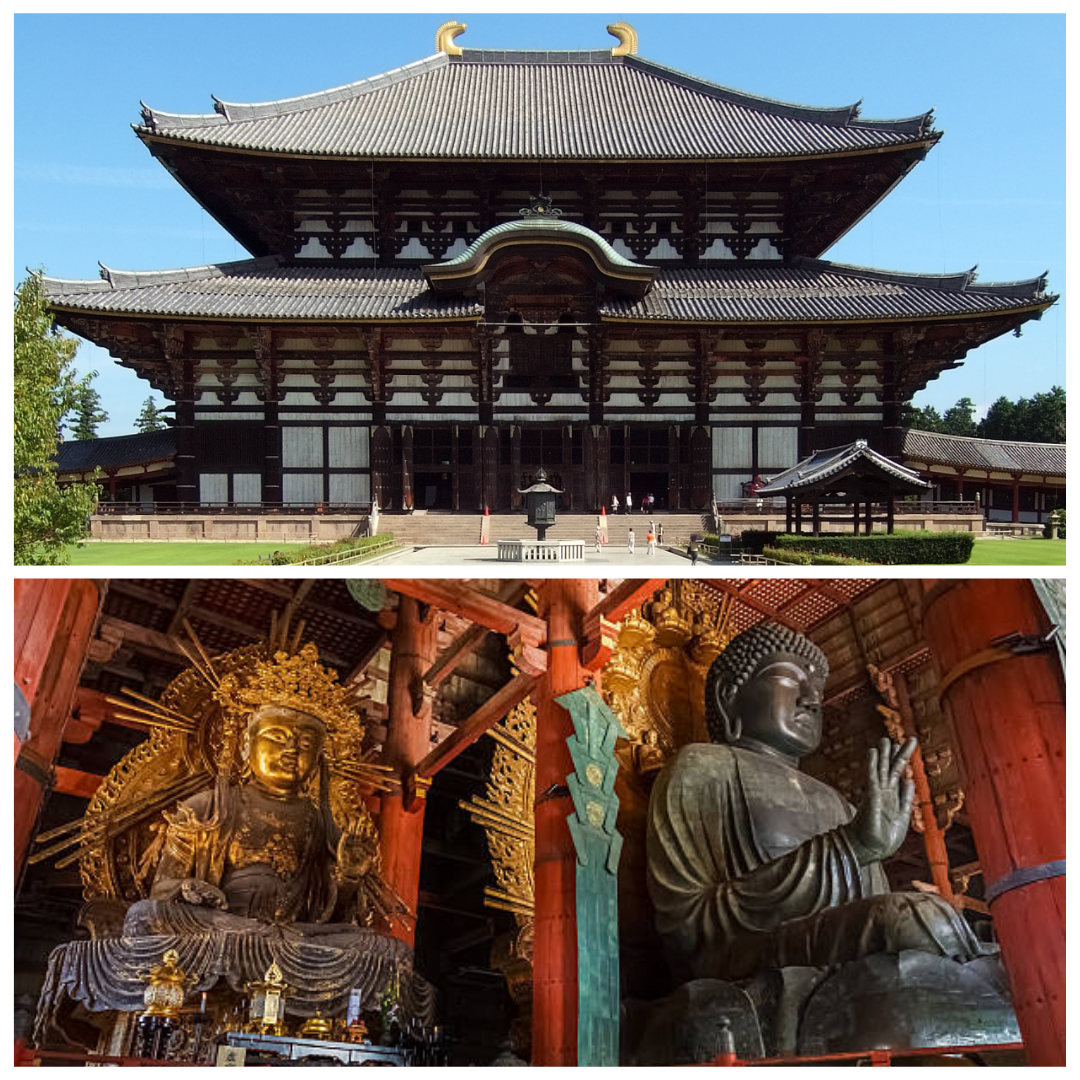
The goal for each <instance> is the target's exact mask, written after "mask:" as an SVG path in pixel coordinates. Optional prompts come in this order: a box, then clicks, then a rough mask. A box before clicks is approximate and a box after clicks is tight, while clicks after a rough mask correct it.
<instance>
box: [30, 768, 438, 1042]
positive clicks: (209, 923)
mask: <svg viewBox="0 0 1080 1080" xmlns="http://www.w3.org/2000/svg"><path fill="white" fill-rule="evenodd" d="M166 820H167V821H168V824H169V827H168V831H167V832H166V834H165V836H164V843H163V845H162V850H161V852H160V856H159V862H158V870H157V874H156V877H155V879H154V883H153V886H152V887H151V890H150V899H147V900H139V901H137V902H135V903H134V904H132V905H131V906H130V907H129V908H128V910H127V913H126V916H125V918H124V925H123V932H122V934H121V936H119V937H111V936H110V937H98V936H96V935H95V936H94V937H93V938H92V939H91V940H89V941H73V942H70V943H69V944H67V945H61V946H59V947H58V948H56V949H55V950H53V953H52V954H51V956H50V957H49V966H48V972H47V975H46V980H45V986H44V988H43V990H42V993H41V996H40V998H39V1002H38V1017H37V1026H36V1035H35V1038H36V1039H37V1040H38V1045H41V1044H42V1043H41V1040H43V1039H44V1038H46V1037H47V1034H48V1031H49V1030H50V1025H52V1024H54V1023H55V1024H60V1019H61V1014H62V1012H63V1006H64V1004H65V1001H66V1000H67V999H70V1000H72V1001H77V1002H79V1003H80V1004H81V1005H83V1006H84V1007H85V1008H86V1009H87V1010H89V1011H90V1012H101V1011H104V1010H117V1011H120V1012H134V1011H138V1010H140V1009H141V1008H142V1002H143V991H144V989H145V986H146V984H145V981H144V980H143V978H142V975H143V974H145V972H146V971H148V970H149V969H150V968H151V967H152V966H153V965H154V964H156V963H160V961H161V957H162V956H163V955H164V954H165V953H166V952H167V951H168V950H169V949H175V950H176V952H177V953H178V955H179V958H180V959H179V963H180V967H181V968H182V969H183V970H184V971H185V972H187V974H188V976H189V978H190V983H189V986H188V992H189V994H191V993H197V992H199V991H203V990H210V989H211V988H213V987H214V986H215V985H217V984H218V983H219V982H220V981H222V980H224V981H225V982H226V983H227V984H228V985H229V986H230V987H231V989H232V990H233V991H235V992H237V993H243V992H244V987H245V985H246V984H247V983H250V982H254V981H257V980H259V979H262V978H263V977H264V975H265V973H266V971H267V969H268V968H269V967H270V964H271V963H276V964H277V965H278V967H279V968H281V971H282V973H283V975H284V979H285V983H286V985H287V986H288V987H289V994H288V997H287V1000H286V1009H287V1010H288V1012H289V1013H290V1014H293V1015H296V1016H312V1015H314V1013H315V1011H316V1009H321V1010H322V1011H323V1012H324V1013H329V1014H330V1015H337V1014H339V1013H341V1012H343V1011H344V1009H345V1006H346V1003H347V1001H348V997H349V993H350V992H351V991H352V990H354V989H359V990H360V991H361V992H362V994H363V999H364V1000H365V1001H368V1002H373V1001H377V1000H378V999H379V997H380V996H381V995H382V994H383V993H385V992H386V991H387V989H389V988H391V987H396V988H397V992H398V994H399V1006H400V1009H401V1014H402V1018H403V1020H405V1021H412V1020H416V1021H419V1022H420V1023H422V1024H430V1023H431V1022H432V1020H433V1017H434V1008H435V998H434V988H433V987H432V986H431V984H430V983H428V982H427V981H426V980H425V979H424V978H423V977H422V976H420V975H418V974H417V973H416V972H414V971H413V951H412V949H411V948H410V947H409V946H408V945H407V944H405V943H404V942H401V941H398V940H397V939H395V938H393V937H390V936H389V935H387V934H382V933H379V932H377V931H375V930H371V929H368V928H367V927H363V926H358V925H356V924H355V923H353V922H352V921H348V920H350V919H351V918H355V917H357V914H358V909H357V906H356V902H355V894H354V892H353V891H352V890H351V889H350V888H348V887H346V886H344V885H341V884H339V883H338V881H337V879H336V875H335V873H334V867H335V857H334V845H335V844H336V841H337V839H338V836H339V830H338V829H337V828H336V826H335V825H334V823H333V820H332V818H330V816H329V813H328V811H327V810H326V808H325V807H323V808H316V807H315V806H313V805H312V804H311V803H308V802H306V801H304V800H300V799H296V800H274V799H272V798H271V797H269V796H266V795H264V794H263V793H261V792H259V791H257V790H254V789H253V788H252V787H251V786H250V785H249V786H247V787H246V788H239V787H236V786H230V785H228V784H226V783H224V782H219V783H218V784H217V785H216V786H215V787H214V788H212V789H208V790H206V791H202V792H199V793H198V794H196V795H194V796H192V797H191V798H189V799H186V800H185V801H184V802H182V803H180V804H179V806H178V807H177V810H176V812H175V813H173V814H170V815H168V817H167V819H166ZM152 854H154V855H155V856H156V855H157V852H152ZM191 878H194V879H197V880H199V881H203V882H206V883H207V884H209V885H213V886H215V887H217V888H219V889H221V890H222V892H224V894H225V897H226V900H227V902H228V910H222V909H220V908H216V907H210V906H204V905H200V904H192V903H188V902H186V901H184V900H183V899H182V898H181V884H182V882H183V881H184V880H185V879H191ZM335 916H337V917H338V918H339V919H341V920H342V921H338V922H332V921H329V920H331V919H332V918H334V917H335Z"/></svg>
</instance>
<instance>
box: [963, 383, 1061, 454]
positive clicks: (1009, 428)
mask: <svg viewBox="0 0 1080 1080" xmlns="http://www.w3.org/2000/svg"><path fill="white" fill-rule="evenodd" d="M979 435H980V436H981V437H982V438H984V439H1007V440H1012V441H1016V442H1036V443H1063V442H1064V441H1065V391H1064V389H1062V387H1060V386H1052V387H1051V388H1050V389H1049V390H1048V391H1047V392H1046V393H1039V394H1035V395H1033V396H1032V397H1030V398H1020V400H1019V401H1010V400H1009V399H1008V398H1007V397H999V398H998V399H997V401H995V402H994V403H993V405H991V406H990V408H989V409H988V410H987V412H986V416H985V417H984V419H983V421H982V423H981V424H979Z"/></svg>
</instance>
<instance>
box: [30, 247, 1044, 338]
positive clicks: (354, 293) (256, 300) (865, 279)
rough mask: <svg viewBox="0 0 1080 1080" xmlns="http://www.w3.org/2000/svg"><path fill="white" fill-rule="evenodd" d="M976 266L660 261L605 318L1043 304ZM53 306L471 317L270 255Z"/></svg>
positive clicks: (360, 278)
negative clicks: (911, 270)
mask: <svg viewBox="0 0 1080 1080" xmlns="http://www.w3.org/2000/svg"><path fill="white" fill-rule="evenodd" d="M973 277H974V275H973V274H972V273H970V272H969V273H965V274H954V275H951V276H945V277H942V276H940V275H918V274H888V273H884V272H882V271H878V270H865V269H862V268H860V267H854V266H843V265H840V264H837V263H829V262H822V261H820V260H815V259H800V260H797V261H796V263H795V265H793V266H781V265H779V264H774V265H765V264H761V265H758V266H755V267H746V268H741V267H740V268H735V267H733V268H730V269H728V268H726V267H711V268H708V269H703V270H661V271H659V273H658V274H657V276H656V281H655V283H654V285H653V287H652V289H651V291H650V292H649V294H648V295H647V296H646V297H645V298H644V299H642V300H637V301H633V300H620V299H617V298H614V297H612V298H609V299H606V300H604V301H603V302H602V303H601V305H600V314H601V315H602V316H604V317H607V318H618V319H633V320H639V319H640V320H668V321H673V322H726V321H731V322H746V321H755V322H756V321H760V322H789V321H799V322H808V321H814V320H821V321H829V322H836V321H865V320H873V319H887V318H920V317H933V316H939V317H943V318H947V317H949V316H954V315H969V314H979V313H988V314H992V313H993V312H995V311H1010V310H1016V309H1022V308H1025V307H1027V308H1033V309H1035V308H1039V307H1041V306H1044V305H1046V304H1047V303H1050V302H1052V301H1053V299H1054V297H1053V296H1050V295H1047V294H1046V292H1045V286H1046V280H1045V278H1044V277H1040V278H1033V279H1032V280H1030V281H1020V282H1012V283H1008V284H985V285H984V284H975V283H974V282H973V280H972V279H973ZM44 284H45V290H46V295H47V296H48V298H49V302H50V304H52V305H53V306H54V307H58V308H77V309H81V310H92V311H112V312H117V313H121V312H123V313H127V314H133V315H186V316H191V317H193V318H199V317H202V318H268V319H269V318H275V319H290V318H291V319H372V320H374V319H404V320H415V319H446V318H469V317H479V316H480V315H482V313H483V306H482V304H480V303H479V302H477V301H475V300H469V299H460V298H455V297H452V296H446V297H444V296H441V295H437V294H436V293H434V292H433V291H432V290H431V289H430V288H429V287H428V284H427V282H426V281H425V279H424V274H423V271H422V270H421V269H419V268H401V269H382V268H378V267H370V266H366V267H365V266H342V267H336V266H335V267H314V266H282V265H281V263H280V261H279V260H278V258H277V256H274V255H269V256H266V257H264V258H261V259H246V260H244V261H241V262H234V263H220V264H217V265H214V266H202V267H196V268H194V269H188V270H164V271H154V272H150V273H130V272H121V271H116V270H109V269H106V268H103V269H102V280H100V281H65V280H62V279H59V278H48V277H47V278H45V279H44Z"/></svg>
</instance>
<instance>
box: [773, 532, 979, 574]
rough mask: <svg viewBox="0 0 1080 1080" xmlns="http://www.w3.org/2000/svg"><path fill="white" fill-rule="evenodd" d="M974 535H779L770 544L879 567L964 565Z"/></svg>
mask: <svg viewBox="0 0 1080 1080" xmlns="http://www.w3.org/2000/svg"><path fill="white" fill-rule="evenodd" d="M974 544H975V534H974V533H969V532H911V531H905V532H896V533H892V534H891V535H890V534H888V533H880V534H878V533H871V535H870V536H844V535H843V534H835V535H834V534H832V533H829V534H826V535H824V536H791V535H781V536H778V537H777V538H776V543H775V544H774V545H771V546H773V547H776V548H777V549H779V550H782V551H785V552H786V551H790V552H792V553H794V552H803V551H805V552H810V553H813V554H819V555H841V556H844V557H846V558H851V559H858V560H860V561H863V562H869V563H876V564H877V565H879V566H897V565H901V566H915V565H927V564H931V565H942V564H958V563H966V562H967V561H968V559H970V558H971V549H972V547H973V546H974Z"/></svg>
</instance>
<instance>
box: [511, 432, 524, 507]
mask: <svg viewBox="0 0 1080 1080" xmlns="http://www.w3.org/2000/svg"><path fill="white" fill-rule="evenodd" d="M509 438H510V509H511V510H521V509H522V508H523V507H524V505H525V500H524V498H523V497H522V496H521V494H520V490H521V488H522V486H523V485H522V483H521V480H522V477H521V425H520V424H515V425H514V426H513V427H512V428H511V429H510V435H509Z"/></svg>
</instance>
